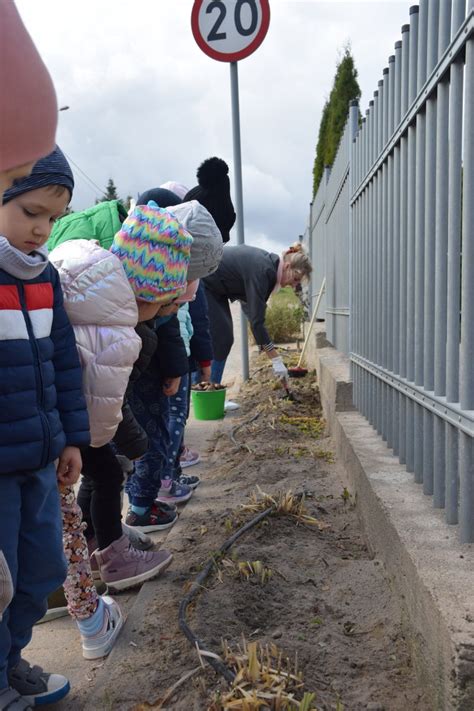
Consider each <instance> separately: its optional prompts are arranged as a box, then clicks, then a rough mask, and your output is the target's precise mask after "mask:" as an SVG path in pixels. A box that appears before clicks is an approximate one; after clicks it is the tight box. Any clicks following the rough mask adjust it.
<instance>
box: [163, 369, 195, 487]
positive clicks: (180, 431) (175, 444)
mask: <svg viewBox="0 0 474 711" xmlns="http://www.w3.org/2000/svg"><path fill="white" fill-rule="evenodd" d="M189 377H190V376H189V373H186V375H182V376H181V382H180V384H179V389H178V392H177V393H176V395H172V396H171V397H170V398H168V399H169V406H170V419H169V431H170V456H169V465H170V467H172V472H173V476H174V477H176V475H177V474H178V469H179V467H178V463H179V453H180V449H181V445H182V443H183V439H184V428H185V427H186V420H187V419H188V412H189V409H188V391H189V387H190V383H189Z"/></svg>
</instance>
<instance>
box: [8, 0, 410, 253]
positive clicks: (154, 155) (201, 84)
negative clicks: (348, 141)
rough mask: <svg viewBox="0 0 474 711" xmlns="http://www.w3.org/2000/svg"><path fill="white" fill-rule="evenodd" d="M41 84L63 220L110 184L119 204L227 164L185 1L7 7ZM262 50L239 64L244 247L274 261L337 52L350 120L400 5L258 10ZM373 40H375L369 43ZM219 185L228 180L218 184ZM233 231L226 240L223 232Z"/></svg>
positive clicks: (283, 5)
mask: <svg viewBox="0 0 474 711" xmlns="http://www.w3.org/2000/svg"><path fill="white" fill-rule="evenodd" d="M17 5H18V7H19V10H20V12H21V14H22V17H23V18H24V20H25V23H26V24H27V27H28V29H29V30H30V32H31V34H32V36H33V38H34V40H35V42H36V43H37V45H38V46H39V48H40V51H41V53H42V55H43V57H44V59H45V61H46V63H47V65H48V67H49V69H50V71H51V73H52V75H53V79H54V81H55V85H56V88H57V92H58V98H59V102H60V105H63V104H67V105H69V106H70V109H69V110H68V111H65V112H61V113H60V127H59V132H58V142H59V143H60V145H61V146H62V147H63V149H64V150H65V152H66V153H67V155H68V156H70V157H71V158H72V160H73V161H74V162H75V164H76V165H77V166H79V167H80V168H81V169H82V171H83V173H85V174H86V175H87V176H89V178H90V179H91V180H92V181H93V183H94V185H93V184H91V183H90V182H88V181H87V179H86V178H85V177H84V175H83V174H82V173H81V172H80V171H79V170H78V169H77V168H75V167H74V166H73V167H74V170H75V176H76V191H75V195H74V198H73V207H74V209H83V208H85V207H87V206H89V205H90V204H92V203H93V202H94V199H95V198H96V197H98V196H99V194H100V188H105V185H106V184H107V180H108V179H109V177H112V178H113V179H114V181H115V183H116V185H117V186H118V189H119V193H120V195H122V196H124V197H125V196H126V195H129V194H130V195H137V194H138V193H140V192H142V191H143V190H144V189H146V188H149V187H153V186H155V185H158V184H159V183H161V182H164V181H165V180H178V181H180V182H183V183H185V184H187V185H189V186H190V187H192V186H193V185H195V184H196V169H197V166H198V165H199V164H200V163H201V162H202V160H203V159H204V158H206V157H208V156H210V155H219V156H222V157H223V158H224V159H225V160H226V161H227V162H228V163H229V165H230V167H231V173H232V176H233V165H232V121H231V110H230V86H229V67H228V65H227V64H225V63H221V62H216V61H213V60H211V59H209V58H208V57H206V56H205V55H204V54H203V53H202V52H201V50H200V49H199V48H198V46H197V45H196V43H195V42H194V39H193V37H192V33H191V27H190V17H191V8H192V0H174V2H164V0H134V2H133V3H132V2H125V0H118V1H117V0H115V1H112V0H100V2H97V1H96V0H81V2H78V1H77V0H68V2H64V0H41V2H35V1H34V0H17ZM270 5H271V24H270V29H269V32H268V35H267V37H266V38H265V40H264V42H263V44H262V46H261V47H260V48H259V49H258V50H257V51H256V52H255V53H254V54H253V55H252V56H250V57H249V58H247V59H246V60H244V61H242V62H240V63H239V85H240V112H241V134H242V135H241V140H242V161H243V177H244V207H245V229H246V239H247V240H248V241H249V243H252V244H261V245H273V247H272V249H274V250H275V251H280V250H281V249H282V248H283V247H284V246H285V245H287V244H289V243H290V242H293V241H294V240H295V239H296V238H297V236H298V235H299V234H300V233H302V232H304V229H305V226H306V223H307V219H308V214H309V202H310V200H311V188H312V167H313V161H314V151H315V145H316V140H317V132H318V127H319V121H320V116H321V111H322V107H323V104H324V101H325V98H326V97H327V96H328V94H329V92H330V89H331V85H332V80H333V77H334V72H335V67H336V61H337V58H338V52H339V51H340V49H341V47H343V45H344V44H345V43H346V42H347V41H348V40H350V41H351V43H352V51H353V53H354V57H355V61H356V66H357V68H358V70H359V81H360V84H361V87H362V92H363V97H362V110H363V111H364V110H365V108H366V106H367V104H368V101H369V99H370V98H371V96H372V92H373V91H374V90H375V89H376V88H377V81H378V80H379V79H380V78H381V76H382V69H383V67H384V66H386V62H387V58H388V55H389V54H391V53H392V52H393V44H394V42H395V41H396V40H397V39H399V37H400V27H401V25H402V24H403V23H404V22H407V21H408V9H409V5H410V2H408V0H406V1H405V0H404V1H403V2H401V1H400V2H398V1H393V2H383V1H380V0H376V1H375V2H374V1H372V2H357V1H356V0H354V1H352V2H335V1H334V0H331V2H319V1H311V0H270ZM374 28H377V31H376V32H374ZM232 176H231V178H232ZM234 232H235V230H234Z"/></svg>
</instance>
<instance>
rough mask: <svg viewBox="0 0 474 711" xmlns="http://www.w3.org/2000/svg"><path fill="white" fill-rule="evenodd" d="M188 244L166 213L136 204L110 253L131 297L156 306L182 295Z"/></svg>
mask: <svg viewBox="0 0 474 711" xmlns="http://www.w3.org/2000/svg"><path fill="white" fill-rule="evenodd" d="M192 241H193V238H192V237H191V235H190V234H189V232H187V230H185V229H184V227H183V226H182V225H181V223H180V222H178V220H177V219H176V218H175V217H174V216H173V215H172V214H171V213H170V212H168V211H167V210H162V209H161V208H159V207H153V206H152V205H140V206H137V207H136V208H135V209H134V210H132V212H131V213H130V215H129V216H128V217H127V218H126V220H125V221H124V222H123V224H122V229H121V230H120V231H119V232H117V234H116V235H115V237H114V241H113V242H112V246H111V248H110V251H111V252H113V253H114V254H115V255H116V256H117V257H118V258H119V259H120V261H121V262H122V266H123V268H124V270H125V273H126V275H127V278H128V281H129V283H130V286H131V287H132V289H133V292H134V294H135V297H136V298H137V299H139V300H140V301H148V302H153V303H156V304H158V303H162V302H166V301H171V300H173V299H175V298H177V297H178V296H181V294H183V293H184V292H185V290H186V285H187V281H186V279H187V273H188V264H189V257H190V254H191V244H192Z"/></svg>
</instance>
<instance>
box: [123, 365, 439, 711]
mask: <svg viewBox="0 0 474 711" xmlns="http://www.w3.org/2000/svg"><path fill="white" fill-rule="evenodd" d="M253 369H254V372H255V373H256V374H255V377H254V378H253V379H252V380H251V381H250V382H249V383H248V384H247V385H246V386H245V387H244V388H243V391H242V394H241V397H240V398H239V401H240V403H241V410H239V417H238V418H237V419H235V418H234V419H232V421H231V423H229V424H228V425H227V426H226V430H225V431H223V432H222V433H221V434H220V435H219V436H218V437H217V439H216V441H215V442H214V443H213V445H212V446H213V458H212V462H213V466H212V471H211V472H210V473H209V475H207V474H206V476H209V480H206V483H205V484H203V485H201V486H202V487H204V486H206V485H207V486H208V489H203V497H204V494H205V492H206V491H207V492H208V494H207V496H208V499H206V500H204V498H203V501H204V505H203V507H201V508H200V509H198V510H197V511H196V513H195V515H194V514H193V516H192V518H191V519H190V520H191V523H190V525H189V526H188V529H187V530H186V532H185V534H184V536H183V540H182V541H180V542H179V544H178V545H177V546H176V547H175V551H174V552H175V558H176V565H175V566H174V571H172V572H171V573H170V577H168V583H165V582H164V583H163V587H162V588H161V593H160V594H157V597H156V603H154V604H153V605H150V608H149V610H147V621H148V624H149V625H150V624H151V625H152V628H151V629H150V628H149V626H148V627H147V629H146V630H145V629H144V630H137V634H140V635H142V637H141V640H140V641H141V644H140V649H141V648H142V647H143V649H144V652H143V653H142V657H139V656H138V654H139V649H138V650H137V656H136V662H135V668H136V665H137V664H138V663H139V662H140V660H142V665H143V664H145V665H146V666H147V667H148V668H149V669H150V674H151V679H150V681H149V682H148V676H146V675H145V674H144V673H141V676H140V687H139V691H138V698H140V699H142V701H141V702H140V703H138V704H135V705H131V704H130V705H129V706H125V705H123V706H122V705H120V706H119V705H117V706H116V707H114V708H128V709H130V708H134V709H136V711H145V709H146V710H149V709H160V708H169V709H176V710H177V711H191V710H193V711H194V710H196V711H206V710H207V711H210V710H212V711H226V710H227V709H229V710H230V709H235V710H236V711H239V710H240V711H254V710H255V711H257V709H258V710H260V709H262V711H263V709H271V710H273V711H278V710H279V709H281V710H285V709H295V711H296V710H299V711H309V710H313V709H317V710H318V711H330V710H331V711H362V710H364V709H367V710H371V711H377V710H378V711H406V710H408V709H410V710H411V709H417V711H428V709H430V708H431V707H430V705H429V704H428V702H427V701H426V699H425V697H424V696H423V693H422V691H421V690H420V689H419V687H418V684H417V681H416V678H415V674H414V671H413V669H412V666H411V660H410V653H409V648H408V644H407V641H406V639H405V637H404V634H403V630H402V624H401V613H400V610H399V608H398V606H397V602H396V600H395V598H394V596H393V595H392V591H391V589H390V586H389V584H388V582H387V580H386V579H385V577H384V571H383V569H382V565H381V564H380V563H379V561H378V560H377V559H374V557H373V556H372V555H371V553H370V551H369V550H368V548H367V545H366V542H365V540H364V536H363V533H362V531H361V528H360V525H359V522H358V518H357V515H356V511H355V507H354V499H353V495H352V492H351V491H350V490H349V489H348V488H347V484H346V482H345V481H344V477H343V472H342V469H341V467H340V464H339V463H338V458H337V452H336V451H335V450H334V446H333V442H332V441H331V440H330V439H329V438H328V437H327V436H326V435H325V423H324V420H323V418H322V412H321V406H320V401H319V393H318V388H317V385H316V383H315V379H314V375H311V374H309V375H308V376H307V377H306V378H302V379H298V380H297V381H292V382H291V390H292V392H293V393H294V395H295V400H294V401H291V400H289V399H287V398H284V397H283V395H284V392H283V391H282V389H281V388H278V387H275V381H274V379H273V378H272V375H271V368H269V367H268V365H267V361H266V360H265V359H264V358H261V359H259V360H258V362H256V363H255V362H254V364H253ZM265 497H269V498H267V499H265ZM285 497H286V498H285ZM288 497H290V498H291V497H293V498H294V501H293V500H292V501H291V502H290V501H289V498H288ZM270 500H273V501H280V502H281V510H279V511H277V512H276V513H275V515H270V516H268V517H267V518H265V519H264V520H263V521H261V522H260V523H259V524H258V525H257V526H256V527H254V528H252V529H251V530H250V531H248V532H246V533H245V534H244V535H243V536H242V537H241V538H240V539H239V540H238V541H237V542H236V543H235V545H234V546H232V548H231V549H230V550H229V551H227V552H226V554H225V556H222V555H218V551H219V548H220V547H221V546H222V544H223V542H224V541H225V540H226V539H227V538H229V536H231V535H232V534H233V533H235V532H236V531H237V530H238V528H239V527H240V526H241V525H242V524H244V523H245V522H247V521H249V520H251V519H252V517H253V516H255V514H256V512H257V511H261V510H262V507H263V506H265V505H267V504H268V503H269V501H270ZM192 505H193V502H192V501H191V503H190V506H192ZM285 506H286V507H287V510H286V511H284V510H283V509H284V507H285ZM294 506H296V507H298V506H300V509H299V513H298V512H296V513H295V509H294ZM212 555H214V556H215V565H214V569H213V571H212V573H211V575H210V577H209V578H208V579H207V580H206V581H205V583H204V584H203V586H202V591H201V592H200V594H199V595H198V597H197V599H196V600H195V601H194V602H193V603H192V605H191V606H190V607H189V608H188V611H187V613H186V616H187V622H188V624H189V625H190V627H191V629H192V630H193V632H194V633H195V635H196V637H197V638H198V640H199V645H198V646H199V649H201V650H203V653H204V655H203V656H202V658H201V661H202V663H203V664H204V666H205V669H203V668H202V667H201V661H200V659H199V655H198V650H197V649H196V648H195V649H193V648H192V647H191V645H190V643H189V642H188V641H187V640H186V639H185V638H184V637H183V635H182V634H181V632H180V630H179V628H178V625H177V613H178V607H179V603H180V601H181V599H182V598H183V597H184V595H185V594H186V592H187V591H188V590H189V589H190V585H191V584H192V581H193V580H194V579H195V577H196V575H197V574H199V572H200V571H201V570H202V569H203V567H204V566H205V564H206V562H207V561H208V560H209V558H210V557H211V556H212ZM170 579H171V582H169V581H170ZM166 584H168V589H167V588H166ZM155 618H156V619H159V620H160V621H159V622H156V623H155V622H153V621H154V620H155ZM164 620H166V624H165V622H164ZM249 650H250V656H249ZM206 653H210V654H214V655H217V656H218V657H219V659H221V660H222V661H223V662H224V663H226V664H227V666H229V668H233V670H234V672H239V670H240V672H239V673H240V676H239V677H238V679H237V681H236V683H235V685H234V687H232V686H229V684H227V682H225V681H224V679H223V678H222V677H220V676H219V675H217V674H216V673H215V672H214V671H212V670H210V668H209V667H208V666H207V664H206V662H205V660H206V656H205V654H206ZM245 655H247V656H245ZM272 655H273V656H272ZM275 655H277V657H278V655H281V656H282V658H283V659H285V660H289V661H288V662H287V661H285V665H287V666H288V664H289V667H288V668H290V667H291V668H292V669H293V672H292V674H293V677H294V678H293V679H289V681H291V684H289V685H288V686H287V687H284V685H283V686H282V691H281V698H280V700H278V699H276V697H272V696H271V694H272V693H273V691H274V690H275V689H277V688H279V686H278V685H279V684H282V679H281V678H280V677H278V676H277V675H276V672H278V666H275ZM270 657H271V659H270ZM265 659H267V660H268V664H267V662H265ZM266 664H267V666H265V665H266ZM239 665H240V666H239ZM295 665H296V666H295ZM282 668H283V667H281V668H280V672H281V670H282ZM285 668H286V667H285ZM242 669H243V670H244V671H242ZM272 669H273V670H276V672H275V674H274V672H273V671H271V670H272ZM257 670H258V673H257ZM120 671H121V670H120V669H118V670H117V676H118V675H119V673H120ZM252 675H254V676H252ZM252 679H254V682H252ZM183 680H184V681H183ZM265 680H266V681H265ZM237 687H239V688H240V691H239V689H238V688H237ZM283 687H284V688H283ZM239 694H240V695H239ZM265 694H267V696H265ZM284 694H286V695H287V696H288V695H290V696H291V695H293V698H292V699H290V701H291V703H290V702H288V699H286V701H285V698H286V697H284ZM283 701H285V703H288V704H289V705H284V703H283ZM293 701H294V703H293ZM163 702H165V703H163ZM303 704H304V705H303Z"/></svg>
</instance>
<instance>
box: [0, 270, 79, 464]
mask: <svg viewBox="0 0 474 711" xmlns="http://www.w3.org/2000/svg"><path fill="white" fill-rule="evenodd" d="M89 441H90V438H89V420H88V417H87V409H86V404H85V400H84V397H83V395H82V373H81V367H80V364H79V357H78V354H77V349H76V342H75V339H74V332H73V330H72V327H71V324H70V323H69V319H68V317H67V315H66V312H65V310H64V307H63V296H62V292H61V286H60V282H59V275H58V273H57V271H56V270H55V269H54V267H53V266H52V265H51V264H48V265H47V266H46V268H45V269H44V271H43V272H42V273H41V274H40V275H39V276H37V277H36V278H34V279H30V280H26V281H23V280H20V279H16V278H15V277H13V276H11V275H10V274H8V273H7V272H5V271H4V270H3V269H0V475H1V474H5V473H9V472H19V471H36V470H38V469H43V468H44V467H45V466H47V465H48V464H50V463H51V462H53V461H54V460H55V459H57V458H58V457H59V455H60V454H61V452H62V450H63V449H64V447H65V446H66V445H73V446H77V447H83V446H86V445H88V444H89Z"/></svg>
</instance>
